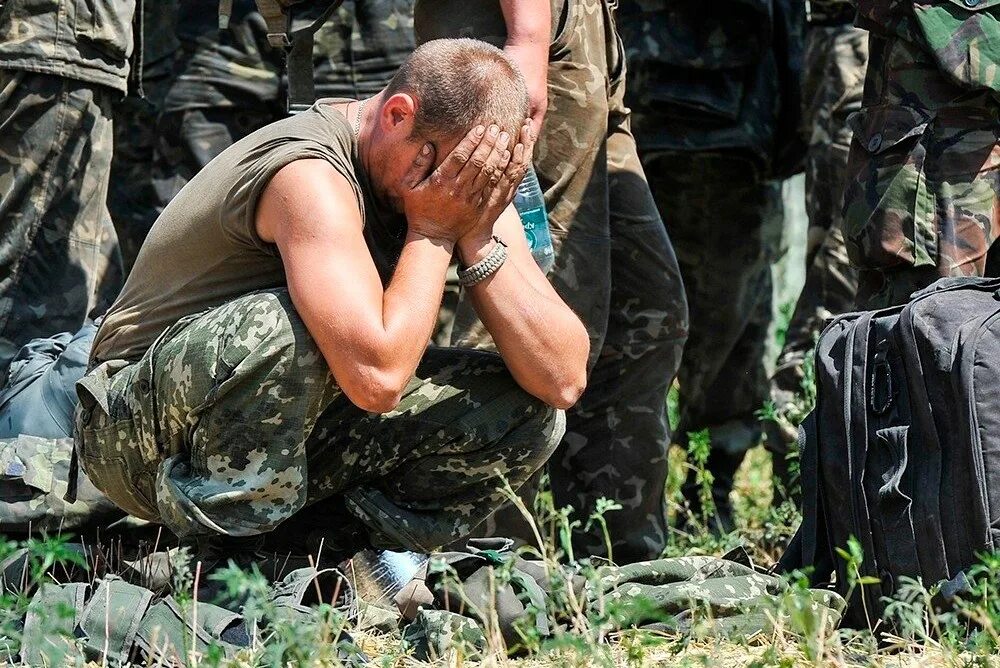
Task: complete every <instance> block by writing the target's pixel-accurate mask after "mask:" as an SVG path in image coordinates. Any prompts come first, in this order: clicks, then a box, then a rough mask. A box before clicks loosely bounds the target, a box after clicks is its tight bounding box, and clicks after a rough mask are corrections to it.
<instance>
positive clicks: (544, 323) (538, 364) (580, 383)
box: [469, 262, 590, 408]
mask: <svg viewBox="0 0 1000 668" xmlns="http://www.w3.org/2000/svg"><path fill="white" fill-rule="evenodd" d="M469 292H470V295H471V297H472V300H473V304H474V306H475V307H476V312H477V313H478V314H479V316H480V318H481V319H482V321H483V324H484V325H486V328H487V329H488V330H489V332H490V334H491V335H492V336H493V340H494V342H495V343H496V345H497V350H498V351H499V352H500V354H501V355H502V356H503V359H504V362H505V363H506V364H507V368H508V369H510V372H511V374H512V375H513V376H514V379H515V380H516V381H517V382H518V384H519V385H521V387H523V388H524V389H525V391H527V392H529V393H530V394H532V395H534V396H536V397H538V398H539V399H541V400H543V401H545V402H546V403H548V404H550V405H552V406H555V407H557V408H568V407H569V406H571V405H573V404H574V403H576V400H577V399H578V398H579V395H580V393H581V392H582V391H583V388H584V387H585V385H586V373H587V369H586V366H587V357H588V354H589V351H590V342H589V339H588V336H587V331H586V329H585V328H584V326H583V324H582V323H581V322H580V319H579V318H577V316H576V314H574V313H573V312H572V311H571V310H570V309H569V307H567V306H566V304H564V303H563V302H562V301H558V300H554V299H552V298H550V297H548V296H546V295H544V294H542V293H540V292H539V291H538V290H536V289H535V288H534V287H533V286H531V285H530V283H529V282H528V281H527V280H526V279H525V278H524V277H523V276H522V274H521V272H520V269H518V267H517V266H515V265H514V264H513V263H512V262H508V263H505V264H504V266H503V267H501V268H500V269H499V270H498V271H497V272H496V273H495V274H494V275H493V276H491V277H490V278H488V279H486V280H485V281H483V282H482V283H479V284H477V285H475V286H473V287H472V288H470V290H469Z"/></svg>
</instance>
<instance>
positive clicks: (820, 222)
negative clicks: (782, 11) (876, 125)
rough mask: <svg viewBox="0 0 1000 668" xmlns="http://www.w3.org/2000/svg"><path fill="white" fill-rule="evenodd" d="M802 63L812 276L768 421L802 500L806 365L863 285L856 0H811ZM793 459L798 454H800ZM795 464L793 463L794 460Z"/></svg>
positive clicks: (786, 475)
mask: <svg viewBox="0 0 1000 668" xmlns="http://www.w3.org/2000/svg"><path fill="white" fill-rule="evenodd" d="M807 26H808V27H807V30H806V38H805V58H804V63H803V68H802V132H803V136H804V137H807V138H808V142H809V148H808V151H807V153H806V163H805V178H806V183H805V196H806V214H807V215H808V217H809V232H808V235H807V237H806V257H805V260H806V279H805V285H804V286H803V288H802V293H801V294H800V296H799V298H798V301H797V303H796V304H795V310H794V311H793V313H792V318H791V321H790V322H789V324H788V330H787V333H786V336H785V344H784V347H783V348H782V350H781V354H780V355H779V357H778V362H777V365H776V369H775V372H774V374H773V375H772V376H771V401H773V403H774V408H775V419H769V420H767V421H766V422H765V431H766V436H767V439H766V443H765V445H766V446H767V448H768V450H770V451H771V453H772V455H773V459H772V461H773V465H774V466H773V471H774V477H775V482H776V483H777V484H779V485H780V486H781V487H782V488H783V490H781V491H783V492H784V494H778V498H779V499H780V498H784V497H785V496H790V497H792V498H795V497H796V494H795V491H796V489H797V479H796V478H795V476H794V475H793V474H792V472H791V471H790V470H789V469H790V464H791V462H790V460H789V455H790V454H793V453H794V452H795V446H796V436H797V429H796V427H797V425H798V421H799V420H800V419H801V417H802V408H803V407H806V406H807V400H806V399H805V398H804V396H803V394H804V392H805V391H806V390H805V387H804V384H805V385H806V386H808V385H809V383H810V382H811V381H810V380H809V379H808V378H807V371H806V365H808V364H811V363H812V362H811V360H809V359H808V358H809V356H810V354H811V353H812V350H813V349H814V348H815V345H816V339H817V337H818V336H819V334H820V332H821V331H822V330H823V327H824V326H825V325H826V323H827V322H828V321H829V320H830V318H832V317H833V316H836V315H839V314H841V313H844V312H846V311H850V310H851V309H852V308H853V306H854V298H855V293H856V292H857V288H858V277H857V270H856V269H854V267H852V266H851V264H850V259H849V258H848V256H847V248H846V246H845V244H844V231H843V215H842V214H843V207H844V186H845V185H846V182H847V155H848V151H849V150H850V146H851V135H852V131H851V126H850V124H849V123H848V117H849V116H850V115H851V113H853V112H855V111H857V110H858V109H860V108H861V94H862V89H863V85H864V79H865V68H866V66H867V63H868V33H867V32H866V31H864V30H862V29H860V28H856V27H854V5H853V3H851V2H850V1H849V0H811V1H810V3H809V5H808V16H807ZM793 457H794V455H793ZM791 468H794V465H791Z"/></svg>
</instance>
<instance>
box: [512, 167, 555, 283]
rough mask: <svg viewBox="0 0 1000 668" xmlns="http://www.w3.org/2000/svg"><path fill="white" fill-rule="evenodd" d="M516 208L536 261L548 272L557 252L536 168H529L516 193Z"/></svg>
mask: <svg viewBox="0 0 1000 668" xmlns="http://www.w3.org/2000/svg"><path fill="white" fill-rule="evenodd" d="M514 208H515V209H517V213H518V215H519V216H521V225H522V226H524V236H525V237H526V238H527V240H528V247H529V248H530V249H531V255H532V257H534V258H535V262H537V263H538V266H539V267H541V269H542V271H543V272H545V273H548V271H549V269H551V268H552V265H553V264H554V263H555V259H556V258H555V252H554V251H553V249H552V234H551V233H550V232H549V214H548V212H547V211H546V210H545V200H544V199H543V198H542V187H541V186H540V185H539V184H538V175H537V174H535V170H534V169H532V168H528V171H527V172H526V173H525V175H524V178H523V179H522V180H521V185H519V186H518V187H517V192H516V193H515V194H514Z"/></svg>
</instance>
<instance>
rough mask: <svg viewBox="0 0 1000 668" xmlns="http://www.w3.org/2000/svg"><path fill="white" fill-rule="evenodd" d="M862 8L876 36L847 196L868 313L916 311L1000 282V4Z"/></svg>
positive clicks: (865, 4)
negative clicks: (942, 282)
mask: <svg viewBox="0 0 1000 668" xmlns="http://www.w3.org/2000/svg"><path fill="white" fill-rule="evenodd" d="M857 7H858V17H857V22H856V24H857V25H858V26H859V27H862V28H865V29H867V30H868V31H869V32H870V34H871V41H870V43H869V47H870V61H869V67H868V72H867V76H866V78H865V86H864V101H863V106H862V108H861V110H860V111H859V112H858V113H857V114H856V115H855V116H854V117H852V119H851V125H852V128H853V130H854V134H853V141H852V143H851V152H850V160H849V163H848V169H847V188H846V191H845V193H844V235H845V238H846V242H847V249H848V252H849V253H850V257H851V261H852V262H853V263H854V264H855V265H856V266H857V267H858V269H859V272H860V273H859V280H858V306H859V307H860V308H878V307H883V306H889V305H893V304H901V303H905V302H906V301H908V299H909V296H910V294H911V293H912V292H914V291H915V290H919V289H921V288H924V287H926V286H928V285H930V284H931V283H933V282H934V281H935V280H937V279H938V278H939V277H942V276H962V275H975V276H982V275H990V276H996V275H998V270H1000V266H998V264H1000V259H998V257H997V252H996V251H992V248H993V242H994V241H995V240H996V238H997V235H998V234H1000V207H998V194H1000V140H998V137H1000V134H998V131H997V118H998V117H1000V62H997V60H998V56H997V48H996V45H997V42H998V40H1000V38H998V34H1000V6H998V5H997V4H996V3H995V2H985V1H983V0H951V1H948V2H938V3H930V4H926V5H925V4H923V3H892V2H887V0H858V2H857ZM991 251H992V252H991Z"/></svg>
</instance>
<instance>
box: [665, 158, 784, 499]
mask: <svg viewBox="0 0 1000 668" xmlns="http://www.w3.org/2000/svg"><path fill="white" fill-rule="evenodd" d="M646 171H647V174H649V178H650V184H651V186H652V188H653V194H654V197H655V198H656V202H657V204H658V206H659V209H660V211H661V212H662V214H663V217H664V222H665V224H666V226H667V230H668V231H669V232H670V237H671V239H672V240H673V242H674V247H675V248H676V249H677V259H678V261H679V263H680V270H681V276H682V277H683V280H684V288H685V291H686V293H687V301H688V308H689V312H690V316H689V320H690V334H689V337H688V341H687V347H686V348H685V349H684V355H683V358H682V359H681V365H680V371H679V372H678V381H679V383H680V395H679V399H680V405H679V408H680V424H679V425H678V428H677V431H678V434H677V437H676V439H675V440H676V441H677V442H679V443H682V444H684V443H686V442H687V435H688V433H690V432H696V431H701V430H703V429H707V430H709V435H710V438H711V444H712V447H713V448H716V449H720V450H724V451H725V452H726V453H729V454H730V455H732V456H735V457H737V459H740V458H742V454H743V453H744V452H745V451H746V450H747V449H748V448H750V447H752V446H754V445H756V443H757V442H758V441H759V439H760V435H761V428H760V425H759V421H758V419H757V417H756V416H755V413H756V412H757V411H758V410H759V409H760V408H761V407H762V406H763V404H764V401H765V400H766V398H767V374H766V372H765V369H764V350H765V346H766V337H767V330H768V325H769V323H770V320H771V273H770V264H771V262H772V261H773V259H774V258H773V255H774V253H775V251H774V249H772V248H769V247H768V243H767V235H766V232H767V228H768V226H770V225H773V224H776V221H778V220H780V218H779V216H780V212H781V189H780V185H779V184H777V183H771V182H767V181H764V180H762V179H761V178H760V177H759V176H758V175H757V170H756V168H755V166H754V164H753V163H752V162H751V161H750V160H749V159H747V158H744V157H742V156H741V155H739V154H735V153H728V154H726V153H700V152H698V153H687V152H685V153H668V154H662V153H657V154H654V155H653V156H650V157H649V158H647V160H646ZM728 477H730V478H731V476H728ZM724 478H726V477H724V476H720V477H719V483H720V484H722V483H723V482H724ZM728 492H729V490H728V489H725V490H720V491H719V494H718V496H720V498H728ZM725 510H726V509H725V508H720V512H721V511H725Z"/></svg>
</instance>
